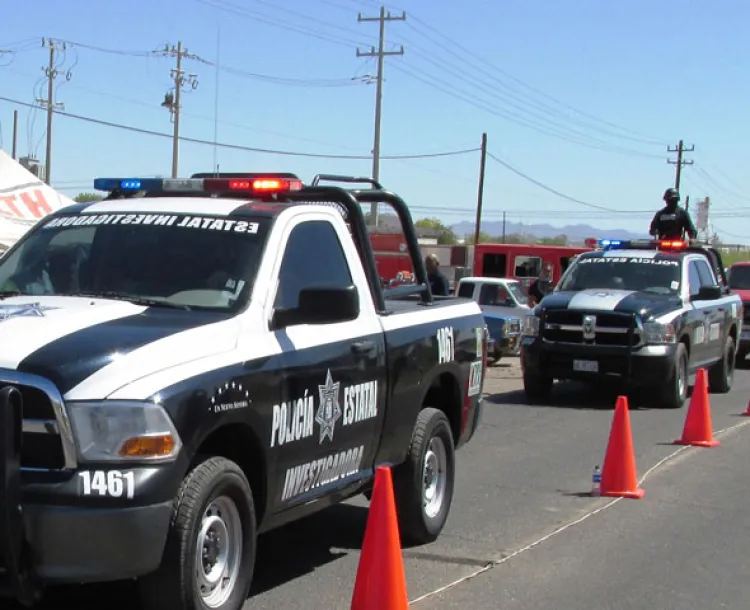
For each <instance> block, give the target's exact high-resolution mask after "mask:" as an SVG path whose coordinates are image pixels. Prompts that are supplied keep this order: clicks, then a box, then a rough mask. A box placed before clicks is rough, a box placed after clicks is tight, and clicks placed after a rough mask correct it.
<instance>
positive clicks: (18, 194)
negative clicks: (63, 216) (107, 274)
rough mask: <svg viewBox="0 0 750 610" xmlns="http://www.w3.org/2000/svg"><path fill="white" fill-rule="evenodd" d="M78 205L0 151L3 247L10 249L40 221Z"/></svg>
mask: <svg viewBox="0 0 750 610" xmlns="http://www.w3.org/2000/svg"><path fill="white" fill-rule="evenodd" d="M74 203H75V202H74V201H73V200H72V199H70V198H69V197H66V196H65V195H63V194H61V193H58V192H57V191H56V190H55V189H53V188H51V187H50V186H48V185H47V184H45V183H44V182H42V181H41V180H39V178H37V177H36V176H35V175H34V174H32V173H31V172H30V171H28V170H27V169H26V168H24V167H23V166H21V165H20V164H19V163H17V162H16V161H15V160H14V159H13V158H12V157H11V156H10V155H8V153H6V152H5V151H4V150H2V149H0V245H1V247H2V248H1V249H7V248H10V247H11V246H12V245H13V244H15V243H16V242H17V241H18V240H19V239H20V238H21V237H22V236H23V235H24V234H25V233H26V232H27V231H28V230H29V229H30V228H31V227H33V226H34V224H36V223H37V222H38V221H39V220H40V219H42V218H44V217H45V216H47V214H51V213H52V212H54V211H56V210H59V209H60V208H63V207H65V206H68V205H73V204H74Z"/></svg>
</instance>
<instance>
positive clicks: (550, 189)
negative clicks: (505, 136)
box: [487, 152, 622, 213]
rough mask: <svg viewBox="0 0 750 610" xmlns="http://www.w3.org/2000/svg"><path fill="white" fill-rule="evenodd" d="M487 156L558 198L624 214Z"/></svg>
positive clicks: (489, 154)
mask: <svg viewBox="0 0 750 610" xmlns="http://www.w3.org/2000/svg"><path fill="white" fill-rule="evenodd" d="M487 156H488V157H489V158H490V159H492V160H493V161H495V163H499V164H500V165H502V166H503V167H504V168H505V169H507V170H510V171H511V172H513V173H514V174H516V175H517V176H520V177H521V178H523V179H524V180H527V181H528V182H531V183H532V184H534V185H536V186H538V187H539V188H541V189H544V190H545V191H547V192H549V193H552V194H553V195H557V196H558V197H560V198H562V199H567V200H568V201H572V202H573V203H578V204H580V205H582V206H585V207H587V208H591V209H594V210H604V211H606V212H614V213H621V212H622V211H621V210H615V209H613V208H607V207H604V206H602V205H597V204H594V203H589V202H588V201H583V200H582V199H576V198H575V197H571V196H570V195H566V194H565V193H561V192H560V191H558V190H555V189H553V188H552V187H550V186H547V185H546V184H544V183H542V182H539V180H536V179H534V178H532V177H531V176H529V175H528V174H524V173H523V172H522V171H521V170H518V169H516V168H515V167H513V166H512V165H510V164H509V163H507V162H506V161H503V160H502V159H500V158H499V157H497V156H495V155H493V154H492V153H491V152H488V153H487Z"/></svg>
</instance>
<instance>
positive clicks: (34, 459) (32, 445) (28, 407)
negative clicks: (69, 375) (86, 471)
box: [0, 384, 65, 470]
mask: <svg viewBox="0 0 750 610" xmlns="http://www.w3.org/2000/svg"><path fill="white" fill-rule="evenodd" d="M7 385H9V384H2V385H0V387H5V386H7ZM15 387H16V388H17V389H18V391H19V392H21V396H22V398H23V442H22V449H21V468H42V469H51V470H56V469H60V468H64V467H65V456H64V453H63V447H62V438H61V436H60V431H59V428H58V423H57V420H56V417H55V410H54V408H53V406H52V400H51V399H50V397H49V396H48V395H47V394H46V393H45V392H44V391H42V390H40V389H39V388H35V387H32V386H26V385H16V386H15Z"/></svg>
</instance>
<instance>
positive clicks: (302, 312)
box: [271, 285, 359, 330]
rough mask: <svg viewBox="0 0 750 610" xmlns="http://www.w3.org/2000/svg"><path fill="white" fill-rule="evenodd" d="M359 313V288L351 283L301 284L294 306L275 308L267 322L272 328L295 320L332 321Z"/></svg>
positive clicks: (313, 322) (306, 321) (296, 321)
mask: <svg viewBox="0 0 750 610" xmlns="http://www.w3.org/2000/svg"><path fill="white" fill-rule="evenodd" d="M358 316H359V292H358V291H357V287H356V286H354V285H349V286H344V287H340V286H314V287H310V288H303V289H302V290H300V293H299V303H298V305H297V307H295V308H294V309H277V310H276V311H275V312H274V315H273V321H272V324H271V326H272V327H273V329H274V330H277V329H281V328H286V327H287V326H295V325H297V324H336V323H337V322H349V321H351V320H356V319H357V317H358Z"/></svg>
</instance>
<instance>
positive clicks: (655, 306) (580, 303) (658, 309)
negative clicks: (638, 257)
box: [535, 288, 682, 320]
mask: <svg viewBox="0 0 750 610" xmlns="http://www.w3.org/2000/svg"><path fill="white" fill-rule="evenodd" d="M680 307H682V300H681V299H680V297H678V296H674V295H663V294H654V293H653V292H640V291H633V290H610V289H604V288H603V289H593V290H577V291H570V292H553V293H551V294H548V295H547V296H546V297H544V299H543V300H542V302H541V303H540V304H539V305H538V306H537V307H536V309H535V311H539V309H540V308H544V309H551V310H560V309H572V310H579V311H587V312H595V311H601V312H615V313H636V314H638V316H639V317H640V318H641V319H642V320H648V319H649V318H656V317H659V316H661V315H663V314H665V313H668V312H670V311H674V310H675V309H679V308H680Z"/></svg>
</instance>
